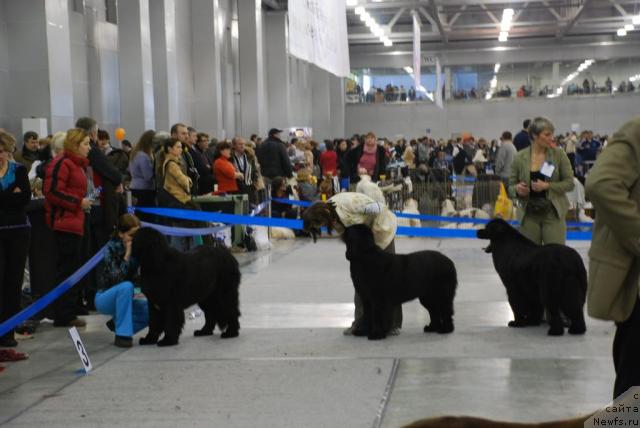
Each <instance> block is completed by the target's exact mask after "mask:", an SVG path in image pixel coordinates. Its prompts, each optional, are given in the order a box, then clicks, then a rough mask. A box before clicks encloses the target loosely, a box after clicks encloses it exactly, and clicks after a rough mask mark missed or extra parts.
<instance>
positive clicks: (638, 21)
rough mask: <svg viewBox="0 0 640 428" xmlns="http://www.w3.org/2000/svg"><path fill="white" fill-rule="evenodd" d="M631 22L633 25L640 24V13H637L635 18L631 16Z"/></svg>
mask: <svg viewBox="0 0 640 428" xmlns="http://www.w3.org/2000/svg"><path fill="white" fill-rule="evenodd" d="M631 23H632V24H633V25H640V15H636V16H634V17H633V18H631Z"/></svg>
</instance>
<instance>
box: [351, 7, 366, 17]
mask: <svg viewBox="0 0 640 428" xmlns="http://www.w3.org/2000/svg"><path fill="white" fill-rule="evenodd" d="M353 11H354V12H355V13H356V15H362V14H363V13H364V7H362V6H358V7H356V8H355V9H354V10H353Z"/></svg>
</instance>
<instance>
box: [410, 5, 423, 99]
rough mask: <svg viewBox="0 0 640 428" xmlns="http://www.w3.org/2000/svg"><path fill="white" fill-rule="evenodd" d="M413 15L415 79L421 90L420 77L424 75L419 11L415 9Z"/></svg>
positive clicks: (417, 88) (418, 88)
mask: <svg viewBox="0 0 640 428" xmlns="http://www.w3.org/2000/svg"><path fill="white" fill-rule="evenodd" d="M412 15H413V76H414V77H413V79H414V81H415V84H416V91H419V90H420V88H421V87H422V84H421V83H420V77H421V76H422V74H421V72H420V63H421V62H422V61H421V58H420V51H421V47H420V38H421V36H420V18H418V12H416V11H415V10H414V11H413V13H412Z"/></svg>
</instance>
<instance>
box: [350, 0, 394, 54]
mask: <svg viewBox="0 0 640 428" xmlns="http://www.w3.org/2000/svg"><path fill="white" fill-rule="evenodd" d="M350 3H353V5H355V4H357V0H355V1H353V0H351V1H348V2H347V5H349V4H350ZM353 11H354V12H355V13H356V15H358V16H359V17H360V21H362V22H364V24H365V25H366V26H367V27H368V28H369V31H371V33H372V34H373V35H374V36H376V37H377V38H378V39H380V42H381V43H384V45H385V46H392V45H393V43H392V42H391V40H390V39H389V38H388V37H387V36H386V34H385V28H383V26H381V25H380V24H378V23H377V22H376V19H375V18H374V17H373V16H371V14H369V12H367V10H366V9H365V8H364V7H362V6H356V8H355V9H354V10H353Z"/></svg>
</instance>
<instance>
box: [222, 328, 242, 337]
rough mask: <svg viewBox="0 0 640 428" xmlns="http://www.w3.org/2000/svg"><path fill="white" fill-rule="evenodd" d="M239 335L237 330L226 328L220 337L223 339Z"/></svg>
mask: <svg viewBox="0 0 640 428" xmlns="http://www.w3.org/2000/svg"><path fill="white" fill-rule="evenodd" d="M239 335H240V333H239V332H238V330H227V331H225V332H224V333H222V334H221V335H220V337H221V338H223V339H231V338H232V337H238V336H239Z"/></svg>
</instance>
